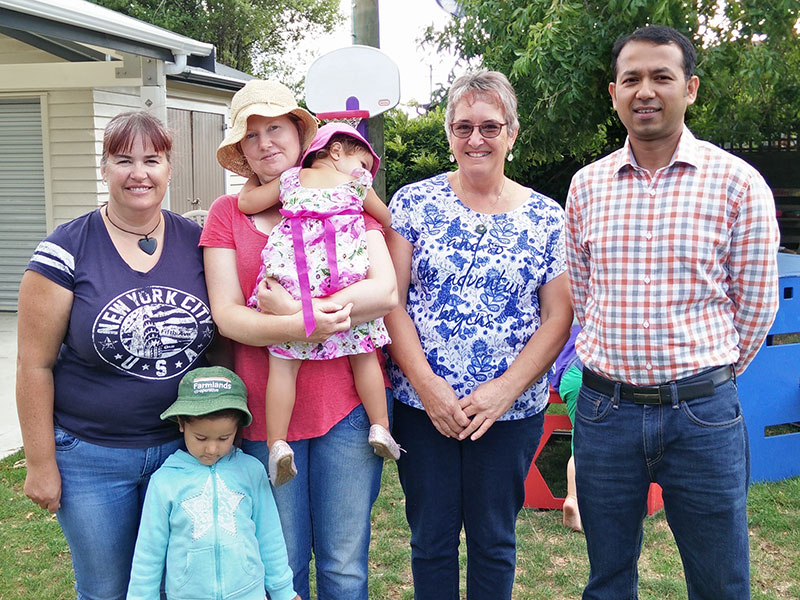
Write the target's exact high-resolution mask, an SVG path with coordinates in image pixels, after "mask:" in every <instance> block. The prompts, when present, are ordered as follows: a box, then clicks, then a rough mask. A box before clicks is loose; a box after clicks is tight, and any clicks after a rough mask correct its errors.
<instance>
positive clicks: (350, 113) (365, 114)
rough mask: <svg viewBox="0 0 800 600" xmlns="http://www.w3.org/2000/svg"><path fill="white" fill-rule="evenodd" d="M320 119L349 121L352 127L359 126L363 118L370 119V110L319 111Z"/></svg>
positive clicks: (318, 116) (340, 121) (338, 121)
mask: <svg viewBox="0 0 800 600" xmlns="http://www.w3.org/2000/svg"><path fill="white" fill-rule="evenodd" d="M317 118H318V119H319V120H320V121H325V122H327V123H333V122H337V123H347V124H348V125H350V126H351V127H354V128H357V127H358V124H359V123H360V122H361V119H369V111H368V110H337V111H332V112H320V113H317Z"/></svg>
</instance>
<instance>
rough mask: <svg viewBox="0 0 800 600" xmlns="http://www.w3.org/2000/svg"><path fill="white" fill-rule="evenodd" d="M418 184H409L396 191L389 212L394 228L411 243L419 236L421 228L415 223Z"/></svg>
mask: <svg viewBox="0 0 800 600" xmlns="http://www.w3.org/2000/svg"><path fill="white" fill-rule="evenodd" d="M415 190H417V187H416V185H407V186H405V187H402V188H400V189H399V190H397V192H395V195H394V196H393V197H392V201H391V202H389V212H390V213H391V215H392V229H394V230H395V231H396V232H397V233H399V234H400V235H401V236H403V237H404V238H405V239H406V240H407V241H408V242H410V243H411V244H415V243H416V241H417V239H418V238H419V228H418V227H417V226H416V225H415V224H414V222H413V218H414V209H415V208H416V200H417V196H418V194H415Z"/></svg>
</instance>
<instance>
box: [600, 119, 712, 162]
mask: <svg viewBox="0 0 800 600" xmlns="http://www.w3.org/2000/svg"><path fill="white" fill-rule="evenodd" d="M675 163H684V164H687V165H690V166H693V167H695V168H697V167H698V166H699V163H700V160H699V148H698V144H697V139H696V138H695V137H694V135H693V134H692V132H691V131H689V128H688V127H686V125H684V126H683V132H682V133H681V139H679V140H678V147H677V148H675V153H674V154H673V155H672V158H671V159H670V161H669V164H668V165H667V167H671V166H672V165H674V164H675ZM638 166H639V165H638V164H637V163H636V158H634V156H633V151H632V150H631V142H630V137H626V138H625V144H624V145H623V146H622V150H621V152H620V153H619V154H618V156H617V160H616V161H615V164H614V173H619V172H620V171H621V170H622V169H623V168H624V167H631V168H635V167H638Z"/></svg>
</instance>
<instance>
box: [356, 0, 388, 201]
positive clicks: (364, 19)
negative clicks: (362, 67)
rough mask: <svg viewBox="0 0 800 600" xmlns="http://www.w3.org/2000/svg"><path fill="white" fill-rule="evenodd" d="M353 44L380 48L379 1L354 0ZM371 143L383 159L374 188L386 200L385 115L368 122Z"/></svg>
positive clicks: (373, 184)
mask: <svg viewBox="0 0 800 600" xmlns="http://www.w3.org/2000/svg"><path fill="white" fill-rule="evenodd" d="M353 43H354V44H361V45H363V46H372V47H374V48H380V47H381V43H380V22H379V20H378V0H353ZM368 132H369V138H368V139H369V142H370V144H371V145H372V148H373V150H375V154H377V155H378V156H380V157H381V167H380V170H379V171H378V173H377V174H376V175H375V181H373V183H372V187H373V189H374V190H375V192H376V193H377V194H378V196H380V197H381V198H382V199H384V200H388V199H387V198H386V165H385V164H384V160H383V158H384V156H383V152H384V143H383V115H378V116H375V117H372V118H370V119H369V121H368Z"/></svg>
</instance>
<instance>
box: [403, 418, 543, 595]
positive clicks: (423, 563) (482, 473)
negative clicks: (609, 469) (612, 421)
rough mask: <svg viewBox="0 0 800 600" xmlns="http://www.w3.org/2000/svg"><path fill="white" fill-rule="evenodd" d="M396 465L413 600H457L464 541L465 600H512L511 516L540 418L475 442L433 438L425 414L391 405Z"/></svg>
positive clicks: (504, 424) (508, 425) (504, 425)
mask: <svg viewBox="0 0 800 600" xmlns="http://www.w3.org/2000/svg"><path fill="white" fill-rule="evenodd" d="M394 411H395V412H394V419H395V422H394V437H395V439H396V440H397V442H398V443H399V444H400V445H401V446H403V448H405V449H406V450H407V454H403V456H402V457H401V458H400V460H399V461H398V463H397V467H398V470H399V474H400V483H401V485H402V486H403V492H404V493H405V496H406V517H407V519H408V524H409V526H410V527H411V570H412V573H413V575H414V598H415V600H429V599H431V600H432V599H436V600H458V598H459V595H458V585H459V574H458V546H459V539H460V535H461V528H462V526H463V528H464V531H465V533H466V542H467V599H468V600H503V599H510V598H511V589H512V587H513V585H514V571H515V568H516V534H515V526H516V521H517V515H518V514H519V511H520V509H521V508H522V503H523V501H524V499H525V477H526V476H527V474H528V469H530V466H531V461H532V460H533V454H534V452H535V451H536V447H537V446H538V445H539V438H540V437H541V435H542V426H543V423H544V412H541V413H539V414H537V415H534V416H533V417H530V418H527V419H521V420H518V421H497V422H496V423H494V425H492V427H491V428H490V429H489V430H488V431H487V432H486V433H485V434H484V435H483V436H482V437H481V438H480V439H478V440H477V441H475V442H472V441H469V440H464V441H458V440H456V439H454V438H447V437H445V436H443V435H442V434H440V433H439V432H438V431H437V430H436V428H435V427H434V426H433V423H431V420H430V418H429V417H428V415H427V413H425V411H423V410H419V409H417V408H412V407H410V406H407V405H405V404H402V403H401V402H395V408H394Z"/></svg>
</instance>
